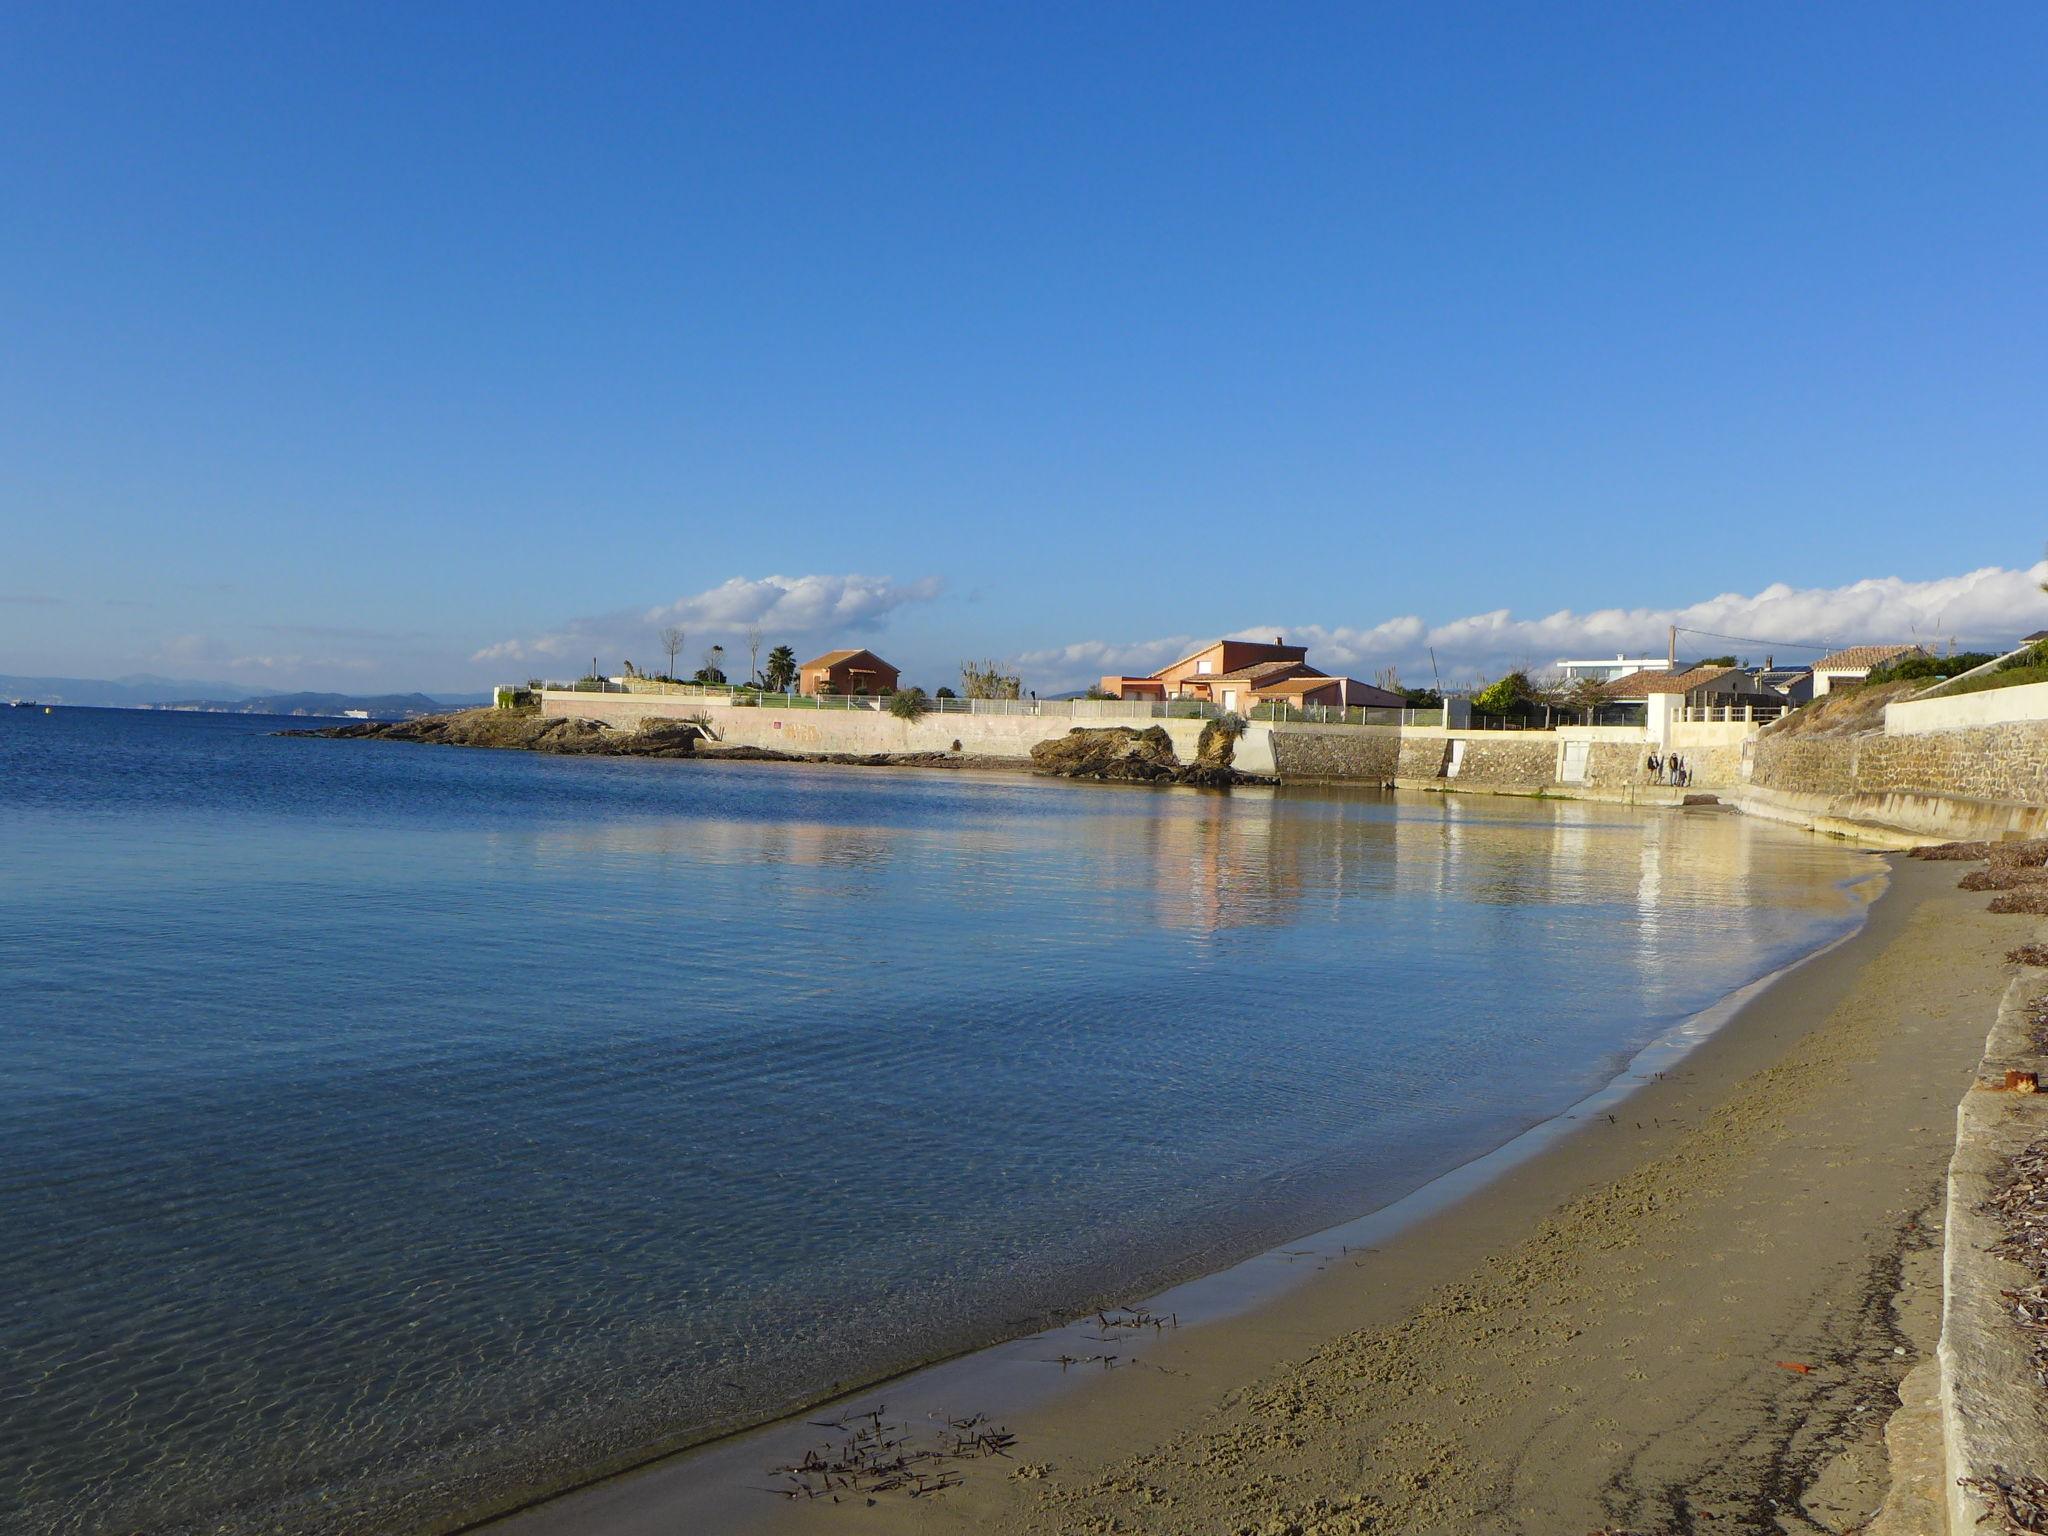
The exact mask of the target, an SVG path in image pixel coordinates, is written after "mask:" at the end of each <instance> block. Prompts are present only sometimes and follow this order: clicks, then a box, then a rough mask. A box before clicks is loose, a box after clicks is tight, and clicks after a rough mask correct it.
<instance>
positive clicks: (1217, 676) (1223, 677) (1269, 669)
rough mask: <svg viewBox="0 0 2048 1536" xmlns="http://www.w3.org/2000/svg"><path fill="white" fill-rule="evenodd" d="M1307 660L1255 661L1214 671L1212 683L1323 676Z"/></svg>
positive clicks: (1211, 676)
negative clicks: (1225, 670) (1231, 668)
mask: <svg viewBox="0 0 2048 1536" xmlns="http://www.w3.org/2000/svg"><path fill="white" fill-rule="evenodd" d="M1324 675H1325V674H1324V673H1321V672H1318V671H1317V670H1316V669H1315V668H1314V667H1312V666H1310V665H1309V664H1308V663H1307V662H1305V661H1255V662H1253V663H1252V664H1251V665H1250V666H1248V667H1237V668H1234V669H1233V670H1231V671H1229V672H1217V673H1213V674H1211V675H1210V677H1209V681H1210V682H1212V683H1255V682H1257V681H1258V680H1259V679H1260V678H1262V677H1282V676H1285V677H1322V676H1324Z"/></svg>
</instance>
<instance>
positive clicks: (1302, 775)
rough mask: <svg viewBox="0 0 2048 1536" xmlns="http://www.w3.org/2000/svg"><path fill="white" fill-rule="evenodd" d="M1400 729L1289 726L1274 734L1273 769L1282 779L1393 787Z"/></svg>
mask: <svg viewBox="0 0 2048 1536" xmlns="http://www.w3.org/2000/svg"><path fill="white" fill-rule="evenodd" d="M1400 755H1401V730H1400V727H1398V726H1391V725H1389V726H1370V725H1368V726H1315V725H1286V726H1281V727H1279V728H1278V729H1276V730H1275V731H1274V732H1273V766H1274V771H1275V772H1277V773H1278V774H1279V775H1280V777H1281V778H1283V779H1342V780H1346V781H1349V782H1353V783H1357V782H1364V783H1368V784H1391V783H1393V782H1394V778H1395V775H1396V774H1397V773H1398V772H1399V762H1400Z"/></svg>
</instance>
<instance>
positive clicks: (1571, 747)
mask: <svg viewBox="0 0 2048 1536" xmlns="http://www.w3.org/2000/svg"><path fill="white" fill-rule="evenodd" d="M1592 749H1593V744H1592V743H1591V742H1590V741H1567V742H1565V743H1564V750H1563V752H1562V753H1561V754H1560V755H1559V758H1558V764H1557V778H1558V782H1559V783H1561V784H1583V783H1585V782H1586V754H1587V753H1589V752H1590V751H1592Z"/></svg>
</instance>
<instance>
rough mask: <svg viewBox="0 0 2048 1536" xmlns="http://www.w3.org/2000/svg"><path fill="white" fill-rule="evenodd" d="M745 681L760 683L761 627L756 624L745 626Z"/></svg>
mask: <svg viewBox="0 0 2048 1536" xmlns="http://www.w3.org/2000/svg"><path fill="white" fill-rule="evenodd" d="M747 681H748V682H750V683H758V682H760V681H761V626H760V625H758V624H749V625H748V626H747Z"/></svg>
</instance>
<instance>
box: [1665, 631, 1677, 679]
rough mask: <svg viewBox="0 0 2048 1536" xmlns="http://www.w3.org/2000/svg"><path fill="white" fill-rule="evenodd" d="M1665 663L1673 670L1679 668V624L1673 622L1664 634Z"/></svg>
mask: <svg viewBox="0 0 2048 1536" xmlns="http://www.w3.org/2000/svg"><path fill="white" fill-rule="evenodd" d="M1664 665H1665V666H1666V667H1669V668H1670V669H1672V670H1673V671H1676V670H1677V668H1678V626H1677V625H1676V624H1673V625H1672V626H1671V628H1670V630H1669V632H1667V633H1666V635H1665V636H1664Z"/></svg>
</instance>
